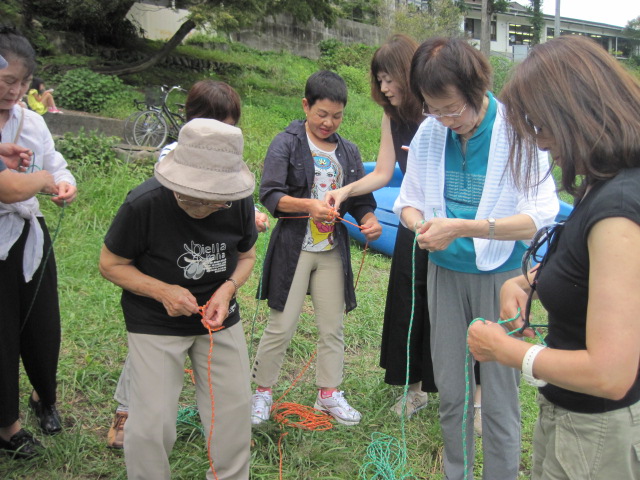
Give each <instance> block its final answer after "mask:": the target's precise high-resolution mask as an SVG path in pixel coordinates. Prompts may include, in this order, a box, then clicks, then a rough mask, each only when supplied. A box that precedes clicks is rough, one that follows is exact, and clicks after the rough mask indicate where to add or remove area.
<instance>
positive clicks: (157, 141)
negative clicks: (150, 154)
mask: <svg viewBox="0 0 640 480" xmlns="http://www.w3.org/2000/svg"><path fill="white" fill-rule="evenodd" d="M168 130H169V129H168V127H167V122H165V120H164V118H162V115H161V114H160V113H159V112H156V111H154V110H148V111H146V112H142V114H141V115H140V116H139V117H138V118H137V119H136V121H135V122H134V124H133V139H134V141H135V142H136V145H140V146H144V147H155V148H160V147H161V146H163V145H164V142H165V141H166V140H167V132H168Z"/></svg>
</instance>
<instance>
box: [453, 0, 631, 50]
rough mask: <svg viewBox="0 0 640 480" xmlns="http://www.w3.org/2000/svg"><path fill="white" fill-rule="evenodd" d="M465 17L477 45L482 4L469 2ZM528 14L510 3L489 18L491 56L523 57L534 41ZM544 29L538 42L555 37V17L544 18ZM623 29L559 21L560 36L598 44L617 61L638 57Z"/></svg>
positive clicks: (564, 19)
mask: <svg viewBox="0 0 640 480" xmlns="http://www.w3.org/2000/svg"><path fill="white" fill-rule="evenodd" d="M465 3H466V5H467V14H466V15H465V19H464V30H465V32H466V33H467V34H468V35H469V37H470V38H471V39H473V40H477V42H478V43H479V42H480V23H481V22H480V19H481V17H482V11H481V10H482V0H468V1H466V2H465ZM531 18H532V13H531V11H530V10H529V9H528V8H526V7H524V6H522V5H520V4H519V3H517V2H511V3H510V5H509V8H508V9H507V11H506V12H503V13H494V14H493V15H492V18H491V53H493V54H501V55H505V56H508V57H510V58H514V57H515V58H516V59H517V58H518V57H519V55H522V53H523V52H524V55H526V50H527V49H528V47H529V46H530V45H531V39H532V37H533V32H532V29H533V28H532V27H531ZM544 19H545V28H544V29H543V31H542V32H541V36H540V37H541V38H540V42H542V43H543V42H545V41H547V39H550V38H553V37H554V36H555V28H554V23H555V17H554V16H553V15H544ZM623 29H624V27H621V26H616V25H608V24H606V23H599V22H591V21H588V20H579V19H575V18H565V17H561V18H560V34H561V35H586V36H588V37H591V38H592V39H594V40H595V41H596V42H598V43H599V44H601V45H602V46H603V47H604V48H605V49H606V50H608V51H609V52H612V53H614V54H615V55H616V56H618V57H622V58H625V57H628V56H629V55H631V54H633V53H636V54H637V53H638V50H637V47H634V46H633V44H632V42H631V41H629V40H628V39H627V38H625V37H623V36H622V30H623Z"/></svg>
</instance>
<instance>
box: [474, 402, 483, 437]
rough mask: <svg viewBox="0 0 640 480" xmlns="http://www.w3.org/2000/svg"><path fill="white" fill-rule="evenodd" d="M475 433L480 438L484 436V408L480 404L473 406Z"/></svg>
mask: <svg viewBox="0 0 640 480" xmlns="http://www.w3.org/2000/svg"><path fill="white" fill-rule="evenodd" d="M473 431H474V432H475V433H476V435H477V436H478V437H481V436H482V408H481V407H480V405H478V404H475V405H474V406H473Z"/></svg>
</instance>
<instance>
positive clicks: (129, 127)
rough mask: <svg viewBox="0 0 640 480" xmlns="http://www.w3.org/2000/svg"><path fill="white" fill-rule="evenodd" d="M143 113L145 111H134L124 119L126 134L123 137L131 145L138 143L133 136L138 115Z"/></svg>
mask: <svg viewBox="0 0 640 480" xmlns="http://www.w3.org/2000/svg"><path fill="white" fill-rule="evenodd" d="M143 113H144V112H134V113H132V114H131V115H129V116H128V117H127V118H126V120H125V121H124V128H123V130H124V135H123V136H122V138H124V141H125V142H127V143H128V144H129V145H136V141H135V139H134V138H133V125H134V124H135V123H136V120H137V119H138V117H139V116H140V115H142V114H143Z"/></svg>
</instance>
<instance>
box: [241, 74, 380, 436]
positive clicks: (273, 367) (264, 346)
mask: <svg viewBox="0 0 640 480" xmlns="http://www.w3.org/2000/svg"><path fill="white" fill-rule="evenodd" d="M346 103H347V89H346V85H345V83H344V81H343V80H342V78H340V77H339V76H338V75H336V74H335V73H332V72H328V71H320V72H316V73H315V74H313V75H312V76H311V77H309V79H308V80H307V85H306V89H305V98H304V99H303V100H302V106H303V109H304V111H305V114H306V116H307V120H306V121H294V122H292V123H291V124H290V125H289V126H288V127H287V128H286V130H285V131H284V132H282V133H280V134H278V135H277V136H276V138H275V139H274V140H273V142H272V143H271V146H270V147H269V150H268V152H267V156H266V158H265V162H264V174H263V177H262V183H261V186H260V200H261V201H262V204H263V205H264V206H265V207H266V208H267V209H269V211H270V212H271V213H272V214H273V215H274V216H275V217H279V218H280V219H281V220H280V221H279V222H278V225H277V226H276V228H275V230H274V232H273V234H272V236H271V241H270V244H269V250H268V252H267V257H266V260H265V267H264V273H263V285H262V298H263V299H268V300H269V307H271V316H270V320H269V325H268V326H267V328H266V329H265V332H264V334H263V337H262V339H261V340H260V346H259V347H258V353H257V356H256V360H255V363H254V367H253V370H252V380H253V381H254V382H255V383H256V384H257V385H258V389H257V391H256V393H255V395H254V396H253V410H252V422H253V423H254V424H258V423H261V422H263V421H264V420H267V419H268V418H269V413H270V409H271V406H272V404H273V400H272V394H271V386H272V385H273V384H275V383H276V381H277V379H278V375H279V373H280V367H281V365H282V361H283V359H284V354H285V351H286V348H287V346H288V345H289V342H290V340H291V338H292V337H293V334H294V332H295V328H296V325H297V323H298V319H299V315H300V311H301V309H302V305H303V303H304V300H305V296H306V294H307V293H310V294H311V299H312V301H313V305H314V310H315V314H316V323H317V325H318V330H319V337H320V338H319V340H318V363H317V369H316V371H317V374H316V383H317V386H318V388H319V392H318V397H317V400H316V404H315V407H316V408H317V409H320V410H324V411H327V412H328V413H329V414H330V415H332V416H333V417H334V418H335V419H336V420H337V421H338V422H340V423H343V424H346V425H353V424H356V423H358V422H359V421H360V413H359V412H358V411H357V410H355V409H353V408H352V407H351V406H350V405H349V404H348V403H347V401H346V399H345V398H344V395H343V392H340V391H338V389H337V387H338V386H339V385H340V383H342V370H343V360H344V343H343V335H342V330H343V324H342V320H343V315H344V312H345V310H346V311H347V312H348V311H350V310H353V309H354V308H355V306H356V299H355V292H354V286H353V272H352V271H351V261H350V255H349V236H348V233H347V229H346V227H345V226H344V225H342V224H341V223H340V222H335V211H334V210H333V209H331V208H329V207H328V206H327V205H326V204H325V203H324V201H323V199H324V195H325V193H326V192H327V191H330V190H335V189H337V188H339V187H341V186H342V185H346V184H348V183H351V182H354V181H356V180H358V179H359V178H361V177H362V176H363V174H364V171H363V166H362V161H361V159H360V153H359V152H358V149H357V147H356V146H355V145H354V144H353V143H351V142H349V141H347V140H345V139H343V138H342V137H340V136H339V135H338V134H337V133H336V131H337V130H338V127H339V126H340V123H341V122H342V114H343V110H344V107H345V105H346ZM345 206H346V209H344V211H348V212H349V213H350V214H351V215H353V217H354V218H355V219H356V220H357V221H358V223H360V224H361V225H362V231H363V233H364V234H365V236H366V237H367V238H368V239H369V240H375V239H376V238H378V237H379V236H380V233H381V231H382V230H381V227H380V224H379V223H378V221H377V219H376V217H375V215H374V214H373V211H374V209H375V207H376V204H375V201H374V199H373V196H372V195H371V194H368V195H364V196H362V197H356V198H353V199H350V200H349V201H348V202H347V203H346V205H345ZM291 217H293V218H291ZM300 217H302V218H300Z"/></svg>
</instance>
